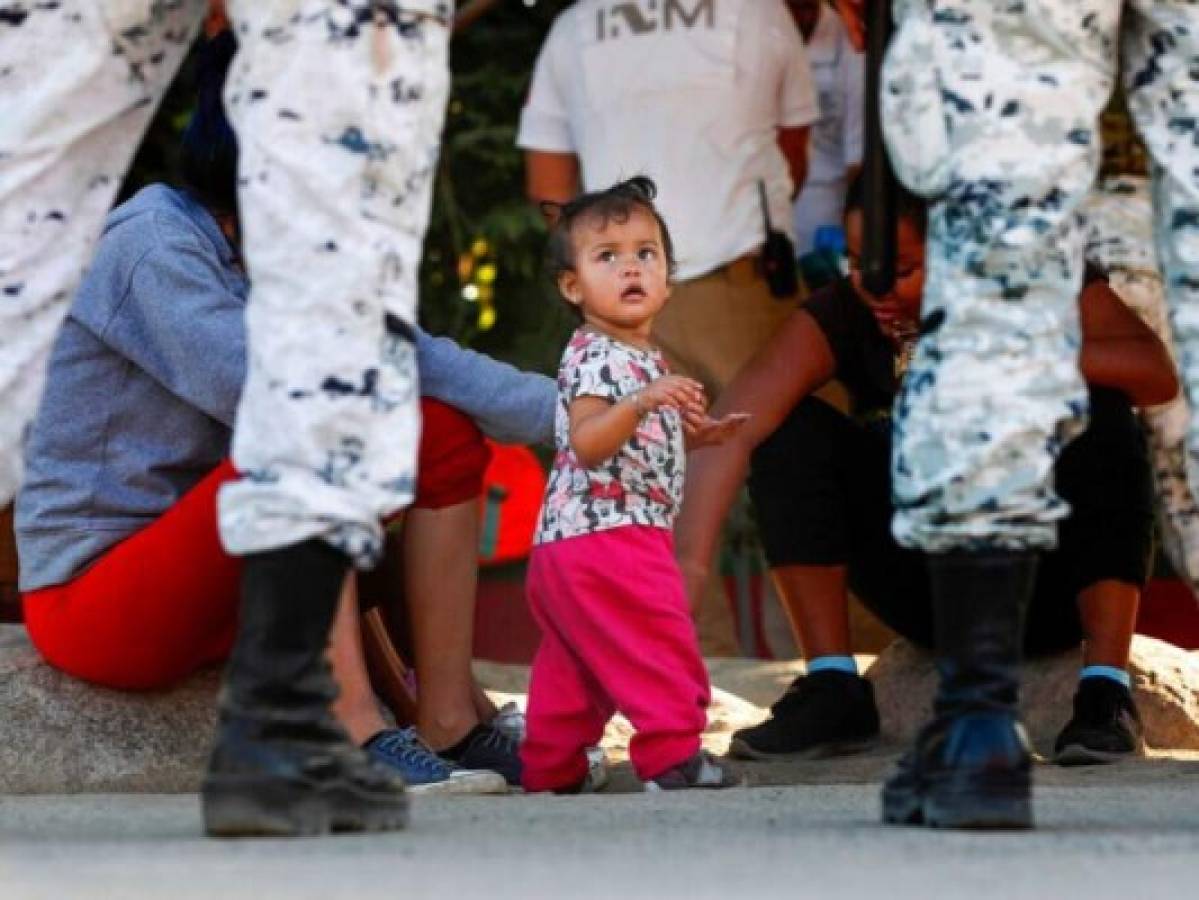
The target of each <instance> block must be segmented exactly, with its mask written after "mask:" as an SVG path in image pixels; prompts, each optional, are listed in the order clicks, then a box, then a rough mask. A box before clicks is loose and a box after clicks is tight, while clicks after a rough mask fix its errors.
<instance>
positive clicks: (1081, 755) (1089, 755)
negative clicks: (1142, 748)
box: [1053, 744, 1137, 768]
mask: <svg viewBox="0 0 1199 900" xmlns="http://www.w3.org/2000/svg"><path fill="white" fill-rule="evenodd" d="M1136 753H1137V751H1136V750H1135V749H1134V750H1095V749H1094V748H1092V747H1087V746H1086V745H1085V744H1067V745H1066V746H1065V747H1063V748H1062V749H1061V750H1058V751H1057V752H1056V753H1054V754H1053V762H1054V764H1055V765H1059V766H1065V767H1067V768H1069V767H1072V766H1106V765H1111V764H1112V763H1118V762H1120V761H1122V760H1125V759H1131V758H1132V757H1133V756H1135V755H1136Z"/></svg>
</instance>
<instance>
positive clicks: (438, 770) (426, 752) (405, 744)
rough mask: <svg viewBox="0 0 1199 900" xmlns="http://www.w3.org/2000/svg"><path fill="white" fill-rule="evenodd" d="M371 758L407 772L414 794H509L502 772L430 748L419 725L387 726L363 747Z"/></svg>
mask: <svg viewBox="0 0 1199 900" xmlns="http://www.w3.org/2000/svg"><path fill="white" fill-rule="evenodd" d="M362 749H363V750H365V751H366V752H367V753H368V754H370V756H371V758H372V759H375V760H378V761H379V762H380V763H382V764H383V765H385V766H387V767H388V768H390V769H393V770H394V771H397V772H399V773H400V774H401V775H402V776H404V781H405V783H406V784H407V785H408V790H409V791H411V792H412V793H413V794H506V793H507V792H508V783H507V782H506V781H505V780H504V776H503V775H498V774H496V773H495V772H488V771H482V770H471V769H459V768H458V767H457V766H454V765H452V764H451V763H448V762H446V761H445V760H444V759H442V758H441V757H440V756H438V755H437V754H436V753H434V752H433V751H432V750H430V749H429V747H428V745H427V744H425V742H424V741H423V740H421V737H420V735H419V734H417V733H416V729H415V728H412V727H409V728H388V729H387V730H386V731H380V732H379V733H378V734H376V735H375V736H374V737H372V738H371V739H370V740H369V741H367V742H366V743H365V744H364V745H363V747H362Z"/></svg>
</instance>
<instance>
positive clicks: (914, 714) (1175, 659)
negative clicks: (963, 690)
mask: <svg viewBox="0 0 1199 900" xmlns="http://www.w3.org/2000/svg"><path fill="white" fill-rule="evenodd" d="M1081 665H1082V661H1081V654H1080V652H1078V651H1075V652H1070V653H1063V654H1060V655H1057V656H1051V657H1045V658H1042V659H1035V660H1030V661H1028V662H1027V663H1026V664H1025V666H1024V669H1023V682H1022V687H1021V691H1020V705H1021V707H1022V710H1023V715H1024V722H1025V725H1026V726H1027V727H1028V733H1029V737H1031V739H1032V742H1033V744H1034V745H1035V746H1036V748H1037V750H1038V751H1040V752H1041V753H1043V754H1046V755H1047V754H1049V753H1051V752H1052V750H1053V741H1054V739H1055V738H1056V737H1057V734H1058V732H1059V731H1060V730H1061V728H1062V726H1063V725H1065V724H1066V721H1067V720H1068V719H1069V718H1070V714H1071V709H1072V707H1071V701H1072V699H1073V697H1074V690H1075V688H1076V687H1077V685H1078V670H1079V668H1080V666H1081ZM1129 671H1130V673H1131V674H1132V680H1133V689H1134V692H1135V696H1136V702H1137V706H1138V708H1139V709H1140V712H1141V718H1142V720H1143V721H1144V724H1145V739H1146V743H1147V744H1148V745H1149V746H1150V747H1151V748H1153V749H1155V750H1199V653H1193V652H1188V651H1186V650H1181V649H1179V648H1178V647H1175V646H1173V645H1172V644H1167V643H1165V642H1164V641H1159V640H1155V639H1153V638H1147V637H1142V636H1140V635H1138V636H1137V637H1135V638H1134V639H1133V643H1132V658H1131V661H1130V665H1129ZM866 677H867V678H869V679H870V680H871V681H872V682H873V683H874V690H875V696H876V697H877V699H878V706H879V713H880V715H881V717H882V728H883V733H884V734H885V735H886V736H887V737H890V738H895V739H897V740H900V741H904V742H907V741H908V740H910V739H911V737H912V736H913V735H914V734H915V733H916V731H917V730H918V729H919V728H920V726H921V725H922V724H923V723H924V722H925V721H927V719H928V717H929V715H930V710H931V703H932V696H933V691H934V689H935V688H936V682H937V676H936V671H935V670H934V669H933V663H932V657H931V656H930V655H929V654H927V653H925V652H924V651H922V650H920V649H918V648H916V647H915V646H913V645H912V644H910V643H908V642H907V641H903V640H899V641H896V642H895V643H893V644H892V645H891V646H890V647H888V648H887V649H886V650H885V651H883V653H882V654H881V655H880V656H879V658H878V660H877V661H876V662H875V663H874V665H873V666H871V667H870V669H869V671H868V672H867V673H866Z"/></svg>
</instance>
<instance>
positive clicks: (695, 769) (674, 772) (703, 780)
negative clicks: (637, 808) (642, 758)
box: [645, 750, 741, 792]
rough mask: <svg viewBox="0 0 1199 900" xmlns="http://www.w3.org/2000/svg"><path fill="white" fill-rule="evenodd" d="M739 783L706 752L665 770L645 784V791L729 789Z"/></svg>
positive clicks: (719, 762) (738, 780)
mask: <svg viewBox="0 0 1199 900" xmlns="http://www.w3.org/2000/svg"><path fill="white" fill-rule="evenodd" d="M740 783H741V781H740V779H739V778H737V776H736V775H734V774H733V771H732V769H730V768H729V767H728V766H726V765H725V764H724V763H722V762H721V761H720V760H718V759H716V757H714V756H713V755H712V754H711V753H709V752H708V751H707V750H701V751H699V752H698V753H696V754H695V755H694V756H691V757H689V758H688V759H685V760H683V761H682V762H681V763H679V764H678V765H677V766H675V767H674V768H672V769H667V770H666V771H665V772H663V773H662V774H661V775H659V776H658V777H657V778H651V779H650V780H649V781H647V782H646V783H645V789H646V790H647V791H650V792H655V791H681V790H686V789H688V788H709V789H715V788H729V787H736V786H737V785H739V784H740Z"/></svg>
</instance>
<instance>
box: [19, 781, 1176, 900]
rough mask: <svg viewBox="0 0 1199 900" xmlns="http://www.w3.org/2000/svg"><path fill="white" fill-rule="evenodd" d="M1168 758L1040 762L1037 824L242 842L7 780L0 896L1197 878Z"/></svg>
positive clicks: (1109, 892)
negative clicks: (10, 788)
mask: <svg viewBox="0 0 1199 900" xmlns="http://www.w3.org/2000/svg"><path fill="white" fill-rule="evenodd" d="M1166 768H1167V769H1169V772H1168V775H1167V777H1144V776H1143V775H1138V774H1137V773H1135V772H1134V773H1132V774H1133V776H1134V777H1130V778H1122V777H1120V773H1119V770H1108V773H1109V774H1108V775H1106V776H1104V775H1102V774H1100V773H1096V772H1088V773H1081V772H1080V773H1078V774H1070V773H1061V772H1060V771H1058V772H1054V773H1052V774H1050V773H1046V774H1048V775H1049V777H1048V778H1046V779H1043V780H1045V781H1046V782H1047V783H1045V784H1042V785H1041V786H1040V788H1039V792H1038V796H1037V816H1038V820H1039V825H1040V827H1039V829H1038V830H1037V831H1035V832H1030V833H992V834H973V833H949V832H936V831H929V830H925V829H912V828H883V827H881V826H879V825H878V824H876V822H877V815H878V805H877V788H876V787H875V786H874V785H873V784H863V783H854V784H827V783H823V784H807V785H798V786H796V785H792V786H774V787H755V788H742V789H736V790H731V791H725V792H721V793H699V792H689V793H686V794H674V795H667V796H664V795H640V794H613V795H600V796H592V797H569V798H567V797H525V796H511V797H500V798H443V799H434V798H427V799H417V800H414V804H413V817H412V825H411V826H410V827H409V829H408V830H407V831H405V832H401V833H398V834H392V835H381V836H367V837H361V836H358V837H348V836H347V837H335V838H321V839H306V840H297V841H236V842H231V841H223V842H218V841H208V840H204V839H203V838H201V837H200V817H199V806H198V802H197V799H196V797H195V796H194V795H169V796H168V795H128V794H125V795H80V796H71V797H64V796H54V797H41V796H32V797H2V798H0V897H2V898H4V900H9V898H26V897H31V898H32V897H46V898H51V897H52V898H56V900H57V898H76V897H119V898H126V897H140V896H153V897H166V898H170V900H174V898H191V897H252V898H256V900H262V898H270V897H305V898H306V897H320V898H325V897H331V898H332V897H355V898H359V897H387V898H396V900H407V898H418V897H437V898H442V897H444V898H458V897H487V898H507V897H520V898H573V897H586V898H591V897H614V898H616V897H619V898H629V897H653V898H666V897H685V898H706V897H720V898H723V900H734V898H759V897H763V898H765V897H787V898H799V897H819V896H833V897H836V898H837V900H843V898H847V897H858V896H871V897H879V898H897V897H954V898H961V897H967V898H976V897H1009V898H1011V897H1055V898H1057V897H1062V898H1073V897H1084V898H1107V897H1112V898H1115V897H1119V898H1123V900H1128V898H1133V900H1145V898H1155V897H1179V896H1187V895H1193V894H1194V892H1195V888H1196V882H1197V881H1199V766H1194V765H1185V766H1181V767H1180V766H1177V765H1175V766H1167V767H1166ZM1163 774H1166V773H1163Z"/></svg>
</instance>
